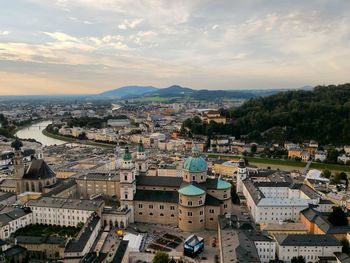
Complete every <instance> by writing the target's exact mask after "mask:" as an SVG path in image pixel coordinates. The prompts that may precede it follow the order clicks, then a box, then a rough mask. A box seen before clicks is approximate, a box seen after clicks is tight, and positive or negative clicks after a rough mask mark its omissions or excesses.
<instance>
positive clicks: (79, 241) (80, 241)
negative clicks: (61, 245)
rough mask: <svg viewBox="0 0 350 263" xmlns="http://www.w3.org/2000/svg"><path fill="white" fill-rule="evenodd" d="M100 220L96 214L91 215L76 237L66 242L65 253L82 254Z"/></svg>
mask: <svg viewBox="0 0 350 263" xmlns="http://www.w3.org/2000/svg"><path fill="white" fill-rule="evenodd" d="M100 220H101V218H100V217H99V216H98V215H97V214H94V215H92V216H91V217H90V218H89V219H88V223H87V224H86V225H85V226H84V227H83V229H82V230H81V231H80V233H79V235H78V237H77V238H75V239H71V240H70V241H69V242H68V244H67V246H66V249H65V252H68V253H71V252H82V251H83V250H84V248H85V246H86V243H87V242H88V240H89V239H90V236H91V234H92V232H93V231H94V230H95V228H96V227H97V224H98V222H99V221H100Z"/></svg>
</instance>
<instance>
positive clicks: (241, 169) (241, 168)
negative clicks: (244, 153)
mask: <svg viewBox="0 0 350 263" xmlns="http://www.w3.org/2000/svg"><path fill="white" fill-rule="evenodd" d="M246 178H247V167H246V166H245V161H244V159H240V160H239V161H238V174H237V193H242V192H243V180H245V179H246Z"/></svg>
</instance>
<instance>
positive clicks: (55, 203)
mask: <svg viewBox="0 0 350 263" xmlns="http://www.w3.org/2000/svg"><path fill="white" fill-rule="evenodd" d="M102 205H103V201H96V200H93V201H92V200H87V199H69V198H68V199H67V198H59V197H42V198H40V199H36V200H30V201H28V203H27V206H29V207H32V206H34V207H52V208H64V209H77V210H89V211H96V210H97V209H98V208H99V207H101V206H102Z"/></svg>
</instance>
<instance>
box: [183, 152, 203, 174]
mask: <svg viewBox="0 0 350 263" xmlns="http://www.w3.org/2000/svg"><path fill="white" fill-rule="evenodd" d="M183 169H184V170H186V171H189V172H190V173H202V172H206V171H207V169H208V165H207V162H206V161H205V160H204V159H203V158H202V157H200V156H199V154H198V148H197V147H196V146H193V147H192V156H190V157H188V158H187V159H186V161H185V163H184V165H183Z"/></svg>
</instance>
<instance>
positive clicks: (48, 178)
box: [11, 139, 56, 194]
mask: <svg viewBox="0 0 350 263" xmlns="http://www.w3.org/2000/svg"><path fill="white" fill-rule="evenodd" d="M11 146H12V148H13V149H14V164H13V165H14V174H15V177H14V181H15V189H16V190H15V192H16V194H21V193H23V192H41V193H42V192H44V191H45V190H44V188H45V187H49V186H52V185H54V184H55V183H56V174H55V173H54V172H53V171H52V170H51V168H50V167H49V166H48V165H47V164H46V162H45V161H44V160H42V159H35V158H34V159H32V161H31V162H30V163H29V165H28V166H27V167H26V166H25V165H24V162H23V156H22V150H21V148H22V146H23V144H22V142H21V141H20V140H18V139H16V140H15V141H14V142H13V143H12V144H11Z"/></svg>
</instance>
